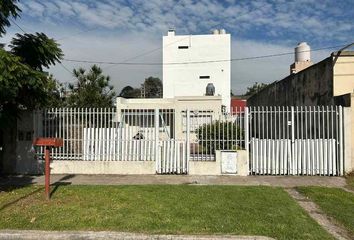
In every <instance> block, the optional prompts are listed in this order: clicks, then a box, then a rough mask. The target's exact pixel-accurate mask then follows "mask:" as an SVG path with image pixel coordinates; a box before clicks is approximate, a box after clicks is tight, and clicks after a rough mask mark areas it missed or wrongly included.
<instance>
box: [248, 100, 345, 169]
mask: <svg viewBox="0 0 354 240" xmlns="http://www.w3.org/2000/svg"><path fill="white" fill-rule="evenodd" d="M249 121H250V123H249V136H250V173H251V174H261V175H327V176H332V175H343V173H344V155H343V154H344V150H343V149H344V142H343V109H342V107H340V106H326V107H324V106H312V107H311V106H304V107H251V108H249Z"/></svg>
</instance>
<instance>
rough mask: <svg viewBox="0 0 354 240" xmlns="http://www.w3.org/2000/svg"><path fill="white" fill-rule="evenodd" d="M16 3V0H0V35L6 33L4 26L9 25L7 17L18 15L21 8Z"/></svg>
mask: <svg viewBox="0 0 354 240" xmlns="http://www.w3.org/2000/svg"><path fill="white" fill-rule="evenodd" d="M17 3H18V1H17V0H1V1H0V37H1V36H2V35H3V34H5V33H6V27H9V26H10V25H11V23H10V21H9V18H10V17H13V18H17V17H19V13H20V12H21V9H20V8H19V7H18V6H17V5H16V4H17Z"/></svg>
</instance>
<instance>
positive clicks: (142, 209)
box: [0, 185, 332, 239]
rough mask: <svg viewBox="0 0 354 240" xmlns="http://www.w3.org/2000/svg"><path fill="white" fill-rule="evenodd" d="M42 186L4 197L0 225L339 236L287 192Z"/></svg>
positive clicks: (0, 198)
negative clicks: (48, 195) (49, 191)
mask: <svg viewBox="0 0 354 240" xmlns="http://www.w3.org/2000/svg"><path fill="white" fill-rule="evenodd" d="M42 188H43V187H39V186H31V187H25V188H21V189H15V190H7V191H4V192H2V193H1V192H0V216H1V218H0V228H1V229H43V230H114V231H128V232H143V233H160V234H237V235H264V236H270V237H274V238H277V239H332V238H331V236H330V235H328V234H327V233H326V232H325V231H324V230H323V229H322V228H321V227H320V226H319V225H318V224H317V223H316V222H315V221H314V220H312V219H311V218H310V217H309V216H308V215H307V214H306V213H305V212H304V211H303V210H302V209H301V208H300V206H299V205H297V204H296V203H295V202H294V201H293V200H292V199H291V198H290V197H289V195H288V194H287V193H286V192H285V191H284V190H283V189H281V188H273V187H245V186H188V185H153V186H151V185H149V186H60V187H59V188H58V189H57V190H56V192H55V193H54V195H53V198H52V200H51V201H50V202H47V201H45V200H44V196H43V189H42ZM27 195H28V196H27ZM25 196H27V197H25ZM18 199H19V200H18Z"/></svg>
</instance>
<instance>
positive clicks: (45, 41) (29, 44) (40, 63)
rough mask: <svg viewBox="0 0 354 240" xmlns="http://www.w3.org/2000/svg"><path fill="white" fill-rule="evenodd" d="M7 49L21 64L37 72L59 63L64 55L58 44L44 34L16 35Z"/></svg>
mask: <svg viewBox="0 0 354 240" xmlns="http://www.w3.org/2000/svg"><path fill="white" fill-rule="evenodd" d="M9 47H10V48H11V53H12V54H14V55H16V56H19V57H21V59H22V62H23V63H26V64H28V65H29V66H31V67H32V68H33V69H36V70H38V71H42V68H43V67H46V68H48V67H49V66H50V65H55V63H56V62H59V63H60V60H61V59H62V58H63V55H64V54H63V52H62V50H61V49H60V48H59V44H58V43H56V42H55V41H54V39H51V38H48V37H47V36H46V35H45V34H44V33H36V34H28V33H25V34H23V35H22V34H19V33H17V34H16V37H15V38H13V39H12V41H11V44H10V45H9Z"/></svg>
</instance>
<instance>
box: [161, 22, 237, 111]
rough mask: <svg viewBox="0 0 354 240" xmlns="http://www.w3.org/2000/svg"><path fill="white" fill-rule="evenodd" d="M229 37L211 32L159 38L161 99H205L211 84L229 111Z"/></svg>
mask: <svg viewBox="0 0 354 240" xmlns="http://www.w3.org/2000/svg"><path fill="white" fill-rule="evenodd" d="M230 60H231V35H230V34H226V32H225V30H223V29H221V30H214V31H213V33H212V34H206V35H176V34H175V31H174V30H169V31H168V34H167V36H163V98H175V97H185V96H205V95H206V87H207V85H208V84H209V83H212V84H213V86H214V88H215V93H214V95H215V96H221V97H222V104H223V105H224V106H225V107H226V109H227V110H229V109H230V91H231V86H230V85H231V83H230V79H231V71H230V69H231V61H230Z"/></svg>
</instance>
